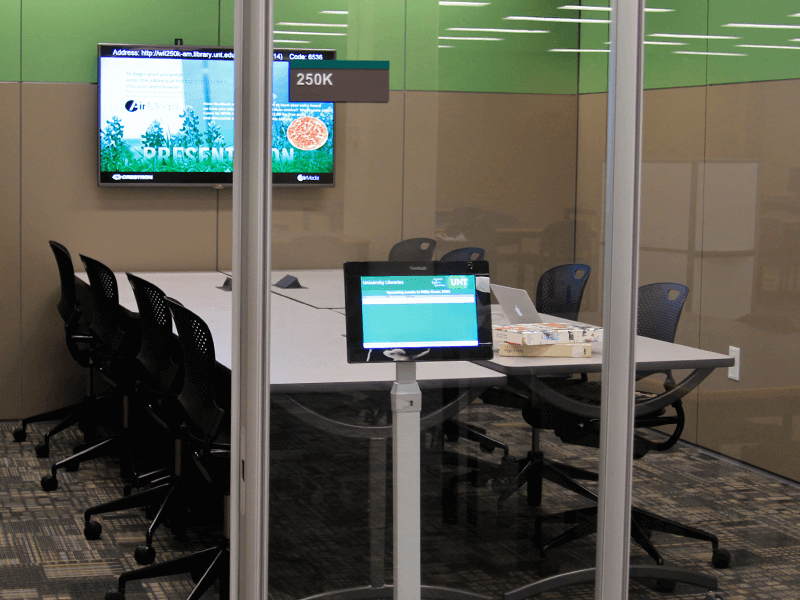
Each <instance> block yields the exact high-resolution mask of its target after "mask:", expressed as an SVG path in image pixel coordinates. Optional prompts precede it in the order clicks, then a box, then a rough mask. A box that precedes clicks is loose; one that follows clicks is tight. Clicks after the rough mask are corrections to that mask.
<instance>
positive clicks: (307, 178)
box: [297, 173, 319, 181]
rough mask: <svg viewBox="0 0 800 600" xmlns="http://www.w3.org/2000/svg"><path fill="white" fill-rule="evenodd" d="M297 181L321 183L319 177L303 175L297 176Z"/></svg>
mask: <svg viewBox="0 0 800 600" xmlns="http://www.w3.org/2000/svg"><path fill="white" fill-rule="evenodd" d="M297 181H319V175H303V174H302V173H300V174H299V175H298V176H297Z"/></svg>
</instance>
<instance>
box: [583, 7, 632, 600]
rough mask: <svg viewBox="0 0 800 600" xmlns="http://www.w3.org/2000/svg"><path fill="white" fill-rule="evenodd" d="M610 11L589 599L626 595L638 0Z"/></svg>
mask: <svg viewBox="0 0 800 600" xmlns="http://www.w3.org/2000/svg"><path fill="white" fill-rule="evenodd" d="M611 15H612V17H611V31H610V34H611V35H610V38H611V40H610V41H611V55H610V60H609V96H608V154H607V159H606V169H607V171H606V229H605V239H606V250H605V273H604V292H603V293H604V302H603V304H604V306H603V327H604V329H605V331H604V342H603V376H602V384H603V385H602V390H603V391H602V409H601V423H600V481H599V490H600V501H599V506H598V511H599V513H598V527H597V580H596V587H595V598H596V600H625V599H627V598H628V581H629V566H630V513H631V487H632V467H633V464H632V462H633V460H632V453H633V382H634V371H635V356H634V350H635V348H634V343H635V339H636V309H637V305H636V304H637V303H636V300H637V283H638V270H639V269H638V267H639V254H638V249H639V195H640V172H641V138H642V135H641V134H642V95H643V67H644V65H643V60H644V52H643V48H644V46H643V41H642V40H643V38H642V35H643V29H644V0H612V1H611Z"/></svg>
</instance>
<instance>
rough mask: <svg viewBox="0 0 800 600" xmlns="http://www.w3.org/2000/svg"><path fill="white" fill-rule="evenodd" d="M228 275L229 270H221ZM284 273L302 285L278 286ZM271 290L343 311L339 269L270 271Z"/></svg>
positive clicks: (288, 296)
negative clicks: (297, 286) (292, 286)
mask: <svg viewBox="0 0 800 600" xmlns="http://www.w3.org/2000/svg"><path fill="white" fill-rule="evenodd" d="M221 273H224V274H225V275H227V276H228V277H230V276H231V275H232V274H231V272H230V271H221ZM286 275H292V276H294V277H296V278H297V280H298V282H299V283H300V285H301V286H302V287H299V288H279V287H276V286H275V284H276V283H277V282H279V281H280V280H281V279H283V278H284V277H285V276H286ZM271 289H272V292H273V293H274V294H278V295H279V296H284V297H286V298H289V299H291V300H296V301H297V302H301V303H303V304H307V305H309V306H312V307H314V308H329V309H336V310H341V311H344V276H343V275H342V270H341V269H290V270H288V271H272V287H271Z"/></svg>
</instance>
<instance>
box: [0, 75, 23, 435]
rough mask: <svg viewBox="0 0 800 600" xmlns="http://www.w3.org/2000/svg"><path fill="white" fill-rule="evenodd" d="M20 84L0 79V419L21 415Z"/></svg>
mask: <svg viewBox="0 0 800 600" xmlns="http://www.w3.org/2000/svg"><path fill="white" fill-rule="evenodd" d="M19 110H20V84H18V83H0V131H2V132H3V143H2V144H0V181H2V182H3V185H2V189H0V256H2V257H3V260H0V281H2V282H3V285H2V287H1V288H0V312H2V314H3V318H2V319H0V399H2V400H0V419H18V418H19V417H20V337H19V336H20V302H19V300H20V298H19V238H20V231H19V192H20V176H19V144H20V119H19Z"/></svg>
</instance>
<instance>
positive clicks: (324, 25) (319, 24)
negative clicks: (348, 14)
mask: <svg viewBox="0 0 800 600" xmlns="http://www.w3.org/2000/svg"><path fill="white" fill-rule="evenodd" d="M276 25H286V26H287V27H347V23H290V22H288V21H281V22H280V23H276Z"/></svg>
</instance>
